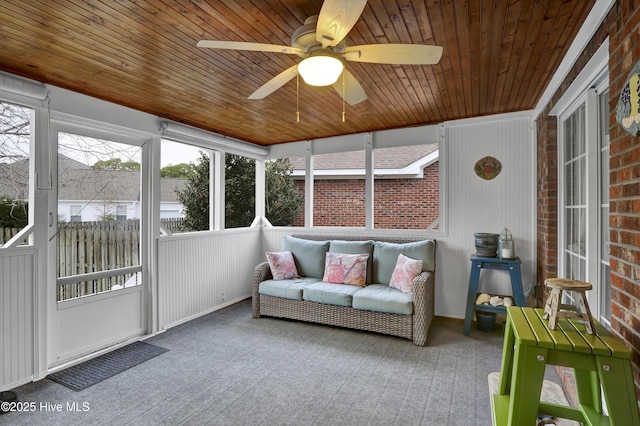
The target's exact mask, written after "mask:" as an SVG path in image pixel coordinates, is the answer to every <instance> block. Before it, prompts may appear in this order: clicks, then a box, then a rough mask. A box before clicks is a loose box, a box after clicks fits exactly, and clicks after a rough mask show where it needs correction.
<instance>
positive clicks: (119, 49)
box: [0, 0, 595, 145]
mask: <svg viewBox="0 0 640 426" xmlns="http://www.w3.org/2000/svg"><path fill="white" fill-rule="evenodd" d="M594 3H595V0H562V1H559V0H465V1H458V0H455V1H452V0H424V1H409V0H395V1H388V0H370V1H369V2H368V4H367V6H366V7H365V9H364V11H363V13H362V16H361V17H360V19H359V20H358V22H357V23H356V25H355V26H354V27H353V29H352V30H351V32H350V33H349V34H348V36H347V42H348V44H350V45H359V44H374V43H422V44H436V45H440V46H442V47H443V49H444V51H443V56H442V59H441V61H440V63H439V64H437V65H430V66H415V65H402V66H401V65H384V64H366V63H356V62H348V63H347V68H348V69H349V70H350V71H351V72H352V73H353V75H354V76H355V77H356V78H357V79H358V81H359V82H360V83H361V85H362V86H363V88H364V90H365V91H366V93H367V95H368V99H367V100H366V101H364V102H362V103H360V104H357V105H354V106H349V105H347V106H346V123H342V121H341V116H342V108H343V103H342V100H341V98H340V97H339V96H338V94H337V93H336V92H335V91H334V90H333V89H332V88H331V87H321V88H313V87H310V86H306V85H304V84H303V83H302V82H300V89H299V111H300V122H299V123H297V122H296V79H295V78H294V79H293V80H291V81H289V82H288V83H287V84H286V85H284V86H283V87H282V88H280V89H279V90H278V91H276V92H274V93H273V94H271V95H270V96H268V97H267V98H265V99H262V100H248V99H247V96H249V95H250V94H251V93H252V92H253V91H255V90H256V89H257V88H258V87H260V86H261V85H262V84H264V83H265V82H267V81H268V80H269V79H271V78H272V77H273V76H275V75H276V74H278V73H279V72H281V71H282V70H284V69H286V68H289V67H291V66H292V65H295V64H296V63H298V62H299V61H300V58H299V57H298V56H295V55H286V54H279V53H262V52H246V51H231V50H211V49H201V48H197V47H196V43H197V42H198V40H201V39H214V40H234V41H251V42H260V43H272V44H280V45H290V43H291V35H292V33H293V32H294V31H295V30H296V29H297V28H298V27H299V26H301V25H302V24H303V22H304V20H305V19H306V18H307V17H309V16H311V15H315V14H317V13H318V12H319V11H320V8H321V6H322V0H311V1H301V0H270V1H260V0H252V1H243V0H224V1H219V0H215V1H214V0H211V1H204V0H176V1H172V0H135V1H127V0H48V1H33V0H2V7H1V8H0V40H1V48H0V69H2V70H5V71H8V72H12V73H15V74H19V75H23V76H26V77H30V78H33V79H36V80H39V81H43V82H46V83H50V84H53V85H56V86H60V87H63V88H66V89H70V90H73V91H76V92H80V93H84V94H87V95H90V96H94V97H97V98H100V99H105V100H108V101H111V102H115V103H117V104H121V105H125V106H128V107H132V108H135V109H138V110H141V111H145V112H148V113H151V114H155V115H158V116H160V117H163V118H167V119H171V120H176V121H179V122H183V123H186V124H189V125H193V126H196V127H200V128H202V129H206V130H210V131H213V132H216V133H219V134H222V135H226V136H230V137H233V138H237V139H240V140H244V141H248V142H253V143H256V144H260V145H269V144H275V143H282V142H288V141H297V140H307V139H315V138H322V137H327V136H334V135H339V134H350V133H359V132H368V131H374V130H383V129H391V128H398V127H405V126H414V125H423V124H433V123H439V122H443V121H445V120H453V119H460V118H467V117H475V116H483V115H488V114H496V113H505V112H512V111H520V110H528V109H531V108H533V107H535V105H536V103H537V101H538V99H539V97H540V96H541V94H542V92H543V90H544V88H545V86H546V85H547V83H548V81H549V79H550V78H551V77H552V75H553V73H554V71H555V70H556V68H557V66H558V65H559V63H560V61H561V60H562V58H563V56H564V54H565V53H566V51H567V49H568V48H569V45H570V44H571V41H572V40H573V38H574V37H575V34H576V32H577V31H578V29H579V28H580V26H581V24H582V22H583V21H584V19H585V18H586V16H587V14H588V12H589V10H590V9H591V7H592V6H593V4H594Z"/></svg>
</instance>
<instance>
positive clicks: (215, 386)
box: [0, 300, 553, 426]
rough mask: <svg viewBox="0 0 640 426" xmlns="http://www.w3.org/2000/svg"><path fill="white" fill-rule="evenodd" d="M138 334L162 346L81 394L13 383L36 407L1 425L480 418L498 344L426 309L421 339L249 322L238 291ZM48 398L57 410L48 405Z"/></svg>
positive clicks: (451, 421) (479, 421)
mask: <svg viewBox="0 0 640 426" xmlns="http://www.w3.org/2000/svg"><path fill="white" fill-rule="evenodd" d="M500 328H501V327H500ZM147 342H148V343H152V344H154V345H157V346H161V347H163V348H166V349H169V351H168V352H166V353H164V354H163V355H162V356H159V357H155V358H153V359H151V360H149V361H147V362H145V363H143V364H140V365H138V366H136V367H134V368H131V369H129V370H126V371H124V372H122V373H120V374H118V375H116V376H113V377H111V378H109V379H107V380H104V381H102V382H100V383H98V384H96V385H94V386H92V387H90V388H88V389H85V390H83V391H80V392H75V391H72V390H70V389H67V388H65V387H63V386H61V385H59V384H57V383H54V382H52V381H50V380H41V381H39V382H36V383H30V384H27V385H24V386H22V387H20V388H18V389H16V392H17V393H18V397H19V399H20V401H23V402H33V403H35V404H34V405H35V406H36V410H35V411H34V412H22V413H9V414H4V415H2V416H0V424H11V425H34V424H37V425H40V424H42V425H44V424H46V425H56V424H59V425H87V424H92V425H94V424H95V425H245V424H246V425H256V424H257V425H326V424H340V425H461V426H468V425H483V426H486V425H490V424H491V412H490V411H491V410H490V402H489V393H488V385H487V376H488V374H489V373H490V372H493V371H498V370H499V369H500V357H501V353H502V332H501V331H496V332H494V333H483V332H479V331H477V330H475V329H474V330H473V331H472V333H471V335H470V336H464V335H463V334H462V321H459V320H450V319H443V318H436V320H435V321H434V323H433V325H432V329H431V333H430V335H429V342H428V346H427V347H424V348H422V347H417V346H415V345H413V343H412V342H411V341H409V340H404V339H400V338H395V337H388V336H383V335H378V334H373V333H366V332H360V331H353V330H345V329H340V328H335V327H328V326H322V325H316V324H306V323H302V322H295V321H287V320H279V319H271V318H260V319H253V318H252V317H251V304H250V301H248V300H247V301H244V302H241V303H238V304H235V305H233V306H230V307H228V308H225V309H223V310H220V311H217V312H214V313H212V314H209V315H207V316H204V317H201V318H199V319H196V320H194V321H191V322H189V323H186V324H183V325H181V326H178V327H175V328H173V329H170V330H169V331H167V332H166V333H163V334H160V335H158V336H156V337H153V338H151V339H148V340H147ZM552 374H553V373H552ZM47 404H50V405H47ZM56 404H61V406H62V410H61V411H60V412H58V411H52V410H49V409H47V407H58V406H57V405H56Z"/></svg>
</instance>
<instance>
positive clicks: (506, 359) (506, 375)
mask: <svg viewBox="0 0 640 426" xmlns="http://www.w3.org/2000/svg"><path fill="white" fill-rule="evenodd" d="M515 340H516V339H515V336H514V334H513V325H512V324H511V318H510V317H507V323H506V324H505V328H504V343H503V345H502V364H501V366H500V384H499V386H498V394H499V395H509V393H510V389H511V372H512V368H513V345H514V344H515Z"/></svg>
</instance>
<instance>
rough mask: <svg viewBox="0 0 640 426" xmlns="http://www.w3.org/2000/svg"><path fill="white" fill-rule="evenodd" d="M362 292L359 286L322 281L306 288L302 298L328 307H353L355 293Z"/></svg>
mask: <svg viewBox="0 0 640 426" xmlns="http://www.w3.org/2000/svg"><path fill="white" fill-rule="evenodd" d="M358 290H362V287H360V286H358V285H349V284H332V283H326V282H324V281H320V282H317V283H314V284H310V285H308V286H306V287H305V288H304V289H303V291H302V298H303V299H304V300H308V301H310V302H317V303H326V304H328V305H338V306H351V301H352V299H353V295H354V293H356V292H357V291H358Z"/></svg>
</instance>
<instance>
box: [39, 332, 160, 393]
mask: <svg viewBox="0 0 640 426" xmlns="http://www.w3.org/2000/svg"><path fill="white" fill-rule="evenodd" d="M168 350H169V349H165V348H161V347H159V346H155V345H152V344H150V343H145V342H134V343H131V344H129V345H127V346H123V347H121V348H118V349H116V350H114V351H111V352H108V353H106V354H103V355H100V356H98V357H96V358H93V359H90V360H88V361H85V362H83V363H82V364H78V365H74V366H73V367H69V368H66V369H64V370H61V371H58V372H55V373H53V374H49V375H48V376H47V378H49V379H51V380H53V381H54V382H57V383H60V384H61V385H63V386H66V387H68V388H69V389H73V390H75V391H81V390H83V389H86V388H88V387H89V386H93V385H95V384H96V383H99V382H101V381H103V380H105V379H108V378H109V377H112V376H115V375H116V374H118V373H121V372H123V371H125V370H128V369H129V368H131V367H135V366H136V365H138V364H141V363H143V362H145V361H148V360H150V359H151V358H154V357H156V356H158V355H161V354H163V353H165V352H167V351H168Z"/></svg>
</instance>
